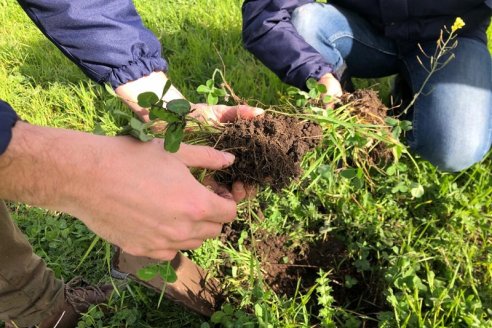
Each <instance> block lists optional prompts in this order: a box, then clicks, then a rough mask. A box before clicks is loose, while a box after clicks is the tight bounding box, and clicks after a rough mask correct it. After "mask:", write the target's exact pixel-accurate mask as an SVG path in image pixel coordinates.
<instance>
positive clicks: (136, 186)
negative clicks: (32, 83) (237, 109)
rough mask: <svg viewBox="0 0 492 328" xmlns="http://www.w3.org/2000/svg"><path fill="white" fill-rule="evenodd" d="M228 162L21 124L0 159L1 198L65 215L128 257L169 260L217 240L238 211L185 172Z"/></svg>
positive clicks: (197, 151)
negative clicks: (119, 249) (176, 254)
mask: <svg viewBox="0 0 492 328" xmlns="http://www.w3.org/2000/svg"><path fill="white" fill-rule="evenodd" d="M232 161H233V157H232V156H229V155H226V154H225V153H223V152H219V151H216V150H214V149H212V148H209V147H201V146H190V145H182V147H181V149H180V151H179V152H178V153H176V154H170V153H167V152H165V151H163V150H162V144H161V141H158V140H155V141H153V142H149V143H140V142H137V141H135V140H133V139H130V138H126V137H105V136H95V135H90V134H86V133H81V132H74V131H69V130H62V129H53V128H45V127H37V126H32V125H29V124H27V123H23V122H19V123H18V124H17V125H16V126H15V128H14V129H13V138H12V141H11V143H10V145H9V147H8V149H7V151H6V152H5V153H4V154H3V155H2V156H0V181H1V182H2V183H1V185H0V199H9V200H14V201H22V202H26V203H28V204H33V205H37V206H41V207H44V208H48V209H53V210H59V211H63V212H66V213H69V214H71V215H73V216H75V217H77V218H79V219H80V220H81V221H83V222H84V223H85V224H86V225H87V226H88V227H89V228H90V229H91V230H93V231H94V232H95V233H96V234H98V235H100V236H101V237H102V238H104V239H106V240H108V241H110V242H112V243H114V244H116V245H118V246H120V247H122V248H123V249H124V250H126V251H127V252H129V253H131V254H134V255H141V256H150V257H154V258H159V259H171V258H173V256H174V255H175V253H176V251H177V250H180V249H194V248H197V247H199V246H200V245H201V243H202V242H203V240H205V239H206V238H211V237H214V236H217V235H218V234H220V231H221V226H222V223H224V222H229V221H231V220H233V219H234V217H235V213H236V204H235V202H234V200H233V199H231V198H232V196H231V195H222V196H218V195H216V194H214V193H213V192H211V191H209V190H208V189H207V188H206V187H204V186H203V185H201V184H200V183H199V182H198V181H197V180H195V178H194V177H193V176H192V175H191V173H190V172H189V169H188V167H204V168H210V169H219V168H222V167H225V166H227V165H230V164H231V163H232ZM224 196H225V197H224Z"/></svg>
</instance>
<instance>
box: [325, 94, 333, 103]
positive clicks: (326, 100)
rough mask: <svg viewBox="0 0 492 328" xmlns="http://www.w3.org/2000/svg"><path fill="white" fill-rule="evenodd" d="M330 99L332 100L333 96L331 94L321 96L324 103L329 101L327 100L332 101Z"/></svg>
mask: <svg viewBox="0 0 492 328" xmlns="http://www.w3.org/2000/svg"><path fill="white" fill-rule="evenodd" d="M332 100H333V97H332V96H330V95H326V96H324V97H323V102H324V103H325V104H327V103H329V102H330V101H332Z"/></svg>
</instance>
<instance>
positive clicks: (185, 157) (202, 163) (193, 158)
mask: <svg viewBox="0 0 492 328" xmlns="http://www.w3.org/2000/svg"><path fill="white" fill-rule="evenodd" d="M175 156H177V157H178V158H179V159H180V160H181V162H183V163H184V164H185V165H186V166H188V167H197V168H203V169H211V170H221V169H223V168H226V167H228V166H230V165H232V163H234V155H232V154H230V153H226V152H223V151H219V150H216V149H214V148H212V147H208V146H195V145H187V144H184V143H183V144H181V147H180V149H179V151H178V152H177V153H176V154H175Z"/></svg>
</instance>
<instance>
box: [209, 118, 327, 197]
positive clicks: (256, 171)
mask: <svg viewBox="0 0 492 328" xmlns="http://www.w3.org/2000/svg"><path fill="white" fill-rule="evenodd" d="M321 137H322V130H321V127H320V126H319V125H317V124H315V123H313V122H309V121H303V120H300V119H298V118H295V117H291V116H284V115H278V116H272V115H270V114H267V115H264V116H261V117H258V118H255V119H253V120H238V121H236V122H234V123H230V124H228V125H225V126H224V129H223V131H222V133H221V134H220V135H214V136H213V137H212V140H211V143H212V144H213V145H214V146H215V148H217V149H220V150H225V151H228V152H231V153H233V154H234V155H235V156H236V160H235V162H234V164H233V165H232V166H230V167H229V168H227V169H225V170H220V171H217V172H216V173H215V179H216V180H217V181H219V182H221V183H224V184H227V185H231V184H232V182H233V181H242V182H243V183H245V184H248V185H257V186H259V187H260V188H261V187H265V186H271V187H272V189H273V190H274V191H279V190H281V189H282V188H284V187H286V186H288V185H289V184H290V183H291V181H292V180H293V179H295V178H297V177H299V175H300V174H301V167H300V163H301V160H302V158H303V156H304V155H305V154H306V153H307V152H308V151H310V150H313V149H314V148H315V147H316V146H317V145H318V144H319V143H320V142H321Z"/></svg>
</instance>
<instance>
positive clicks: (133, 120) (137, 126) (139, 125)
mask: <svg viewBox="0 0 492 328" xmlns="http://www.w3.org/2000/svg"><path fill="white" fill-rule="evenodd" d="M143 125H144V124H143V123H142V121H140V120H139V119H137V118H135V117H132V118H131V119H130V126H131V127H132V129H135V130H137V131H142V129H143Z"/></svg>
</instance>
